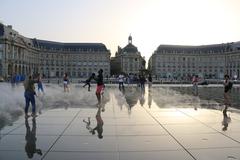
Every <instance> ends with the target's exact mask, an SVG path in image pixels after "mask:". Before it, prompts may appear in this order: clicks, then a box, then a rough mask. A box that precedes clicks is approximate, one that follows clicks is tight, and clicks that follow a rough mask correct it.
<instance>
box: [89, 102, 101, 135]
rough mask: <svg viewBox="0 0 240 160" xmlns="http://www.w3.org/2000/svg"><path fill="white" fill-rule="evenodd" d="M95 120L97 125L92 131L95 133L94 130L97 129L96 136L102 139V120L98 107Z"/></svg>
mask: <svg viewBox="0 0 240 160" xmlns="http://www.w3.org/2000/svg"><path fill="white" fill-rule="evenodd" d="M96 120H97V126H96V127H95V128H93V130H92V133H93V134H95V130H97V133H98V138H99V139H102V138H103V136H102V133H103V120H102V117H101V108H100V107H99V108H98V111H97V114H96Z"/></svg>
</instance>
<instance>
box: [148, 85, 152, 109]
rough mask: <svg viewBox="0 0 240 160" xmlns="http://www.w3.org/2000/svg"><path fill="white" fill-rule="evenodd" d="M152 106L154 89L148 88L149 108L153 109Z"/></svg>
mask: <svg viewBox="0 0 240 160" xmlns="http://www.w3.org/2000/svg"><path fill="white" fill-rule="evenodd" d="M151 106H152V88H151V87H149V88H148V107H149V108H151Z"/></svg>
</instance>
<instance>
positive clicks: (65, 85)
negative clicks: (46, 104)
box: [63, 73, 69, 92]
mask: <svg viewBox="0 0 240 160" xmlns="http://www.w3.org/2000/svg"><path fill="white" fill-rule="evenodd" d="M63 88H64V92H69V79H68V75H67V73H65V74H64V76H63Z"/></svg>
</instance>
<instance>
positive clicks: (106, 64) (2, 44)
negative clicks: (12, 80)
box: [0, 23, 110, 77]
mask: <svg viewBox="0 0 240 160" xmlns="http://www.w3.org/2000/svg"><path fill="white" fill-rule="evenodd" d="M99 68H102V69H103V70H104V74H105V75H109V74H110V51H109V50H108V49H107V48H106V46H105V45H104V44H102V43H62V42H53V41H46V40H39V39H36V38H34V39H30V38H26V37H24V36H22V35H20V34H19V33H18V32H17V31H15V30H13V29H12V26H5V25H3V24H1V23H0V76H5V77H7V76H11V75H13V74H21V75H28V74H32V73H37V72H38V73H41V74H44V75H45V76H46V77H63V74H64V73H65V72H67V73H68V75H69V76H70V77H86V76H89V75H90V74H91V73H92V72H97V70H99Z"/></svg>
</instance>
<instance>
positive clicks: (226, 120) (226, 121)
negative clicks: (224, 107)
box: [222, 112, 231, 131]
mask: <svg viewBox="0 0 240 160" xmlns="http://www.w3.org/2000/svg"><path fill="white" fill-rule="evenodd" d="M230 122H231V118H230V116H228V115H227V112H226V113H225V114H223V121H222V125H223V128H222V130H223V131H226V130H227V128H228V124H229V123H230Z"/></svg>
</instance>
